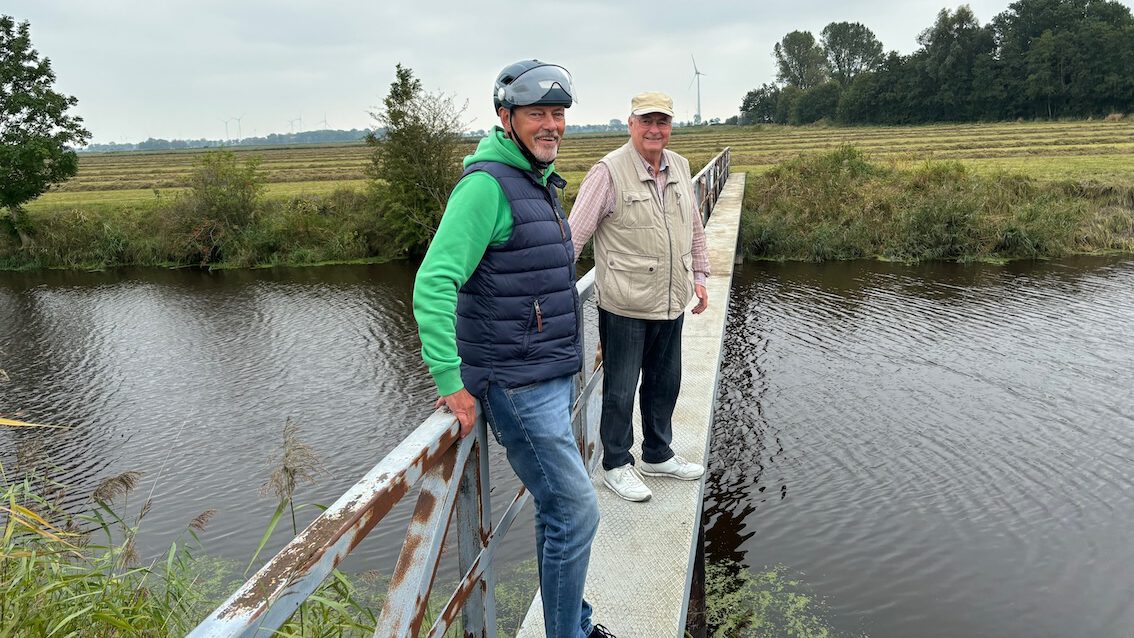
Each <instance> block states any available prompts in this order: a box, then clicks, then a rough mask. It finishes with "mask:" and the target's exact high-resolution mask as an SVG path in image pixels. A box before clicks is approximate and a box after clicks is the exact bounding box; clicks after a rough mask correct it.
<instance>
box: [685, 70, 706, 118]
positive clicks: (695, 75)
mask: <svg viewBox="0 0 1134 638" xmlns="http://www.w3.org/2000/svg"><path fill="white" fill-rule="evenodd" d="M689 59H690V60H693V79H692V80H689V86H693V82H697V114H696V115H694V116H693V123H694V124H700V123H701V76H702V75H706V74H705V73H701V70H700V69H698V68H697V58H695V57H693V54H692V53H690V54H689Z"/></svg>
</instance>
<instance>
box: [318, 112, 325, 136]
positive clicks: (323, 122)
mask: <svg viewBox="0 0 1134 638" xmlns="http://www.w3.org/2000/svg"><path fill="white" fill-rule="evenodd" d="M319 123H320V124H322V125H323V129H322V130H324V131H326V130H327V112H326V111H323V119H322V121H320V122H319Z"/></svg>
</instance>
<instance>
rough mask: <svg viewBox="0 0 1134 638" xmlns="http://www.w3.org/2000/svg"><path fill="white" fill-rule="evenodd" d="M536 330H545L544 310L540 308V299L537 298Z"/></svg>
mask: <svg viewBox="0 0 1134 638" xmlns="http://www.w3.org/2000/svg"><path fill="white" fill-rule="evenodd" d="M535 321H536V332H543V311H542V310H540V309H539V299H536V300H535Z"/></svg>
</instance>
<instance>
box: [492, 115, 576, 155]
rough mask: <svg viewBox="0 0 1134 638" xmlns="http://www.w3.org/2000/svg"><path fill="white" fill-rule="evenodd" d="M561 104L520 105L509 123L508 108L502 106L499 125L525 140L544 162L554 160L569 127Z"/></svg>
mask: <svg viewBox="0 0 1134 638" xmlns="http://www.w3.org/2000/svg"><path fill="white" fill-rule="evenodd" d="M566 110H567V109H565V108H563V107H562V106H541V105H538V104H537V105H535V106H517V107H516V108H515V109H513V110H512V117H511V118H510V119H511V121H510V122H509V117H508V109H505V108H501V109H500V113H499V115H500V124H501V126H503V127H504V130H505V131H508V132H509V133H511V135H512V136H513V137H514V138H515V139H518V140H520V141H521V142H523V143H524V146H527V147H528V150H529V151H531V152H532V155H535V157H536V159H538V160H539V161H541V162H548V163H550V162H552V161H554V160H555V156H556V155H557V154H558V153H559V140H561V139H563V131H564V130H565V129H566V128H567V121H566V119H565V115H564V113H565V112H566Z"/></svg>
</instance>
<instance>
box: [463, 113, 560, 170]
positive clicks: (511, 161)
mask: <svg viewBox="0 0 1134 638" xmlns="http://www.w3.org/2000/svg"><path fill="white" fill-rule="evenodd" d="M476 162H500V163H501V164H507V165H508V166H512V167H514V168H518V169H520V170H522V171H531V170H532V165H531V163H530V162H529V161H528V158H526V157H524V154H523V153H521V152H520V147H518V146H516V143H515V142H513V141H512V140H510V139H508V138H507V137H506V136H505V135H504V129H502V128H500V127H499V126H494V127H492V130H491V131H490V132H489V133H488V135H486V136H485V137H484V138H483V139H482V140H480V143H479V144H477V145H476V150H475V151H473V154H472V155H466V156H465V162H464V166H465V168H468V167H469V165H470V164H474V163H476ZM554 172H555V164H554V163H551V164H549V165H548V167H547V169H546V170H544V172H543V175H541V176H540V182H541V183H544V184H546V183H547V177H548V176H549V175H551V174H552V173H554Z"/></svg>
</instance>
